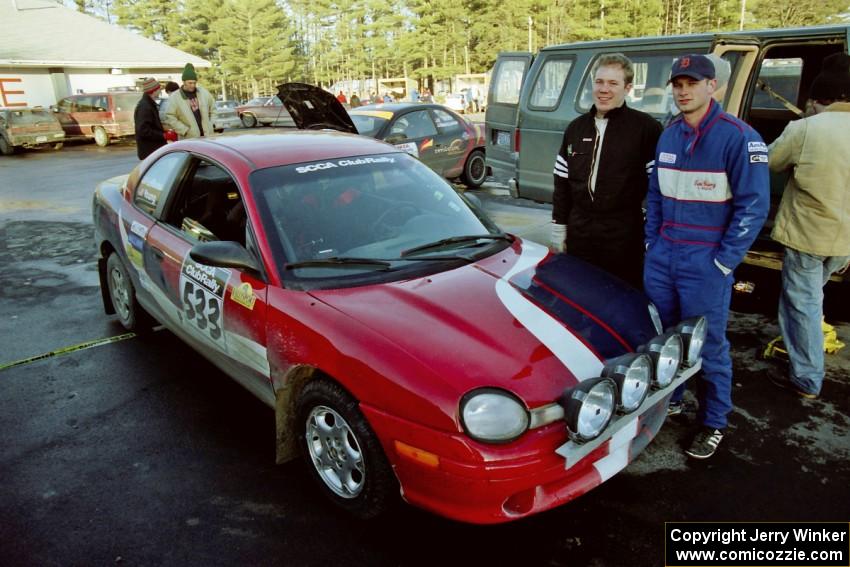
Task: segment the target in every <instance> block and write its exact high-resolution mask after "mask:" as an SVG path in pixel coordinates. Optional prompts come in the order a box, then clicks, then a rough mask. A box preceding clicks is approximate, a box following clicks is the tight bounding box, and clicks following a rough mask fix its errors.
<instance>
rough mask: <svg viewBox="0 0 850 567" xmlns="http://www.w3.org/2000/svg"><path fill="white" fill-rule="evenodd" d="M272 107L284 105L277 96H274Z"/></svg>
mask: <svg viewBox="0 0 850 567" xmlns="http://www.w3.org/2000/svg"><path fill="white" fill-rule="evenodd" d="M271 105H272V106H283V103H282V102H281V101H280V99H279V98H278V97H277V96H273V97H272V100H271Z"/></svg>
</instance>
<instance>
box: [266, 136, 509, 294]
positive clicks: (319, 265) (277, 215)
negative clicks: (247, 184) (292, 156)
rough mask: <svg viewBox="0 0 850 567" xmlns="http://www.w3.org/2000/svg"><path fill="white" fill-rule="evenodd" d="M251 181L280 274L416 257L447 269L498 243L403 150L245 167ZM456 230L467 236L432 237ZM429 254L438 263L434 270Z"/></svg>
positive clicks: (393, 263)
mask: <svg viewBox="0 0 850 567" xmlns="http://www.w3.org/2000/svg"><path fill="white" fill-rule="evenodd" d="M251 185H252V187H253V189H254V191H255V194H256V195H257V207H258V209H259V212H260V217H261V218H262V220H263V224H264V225H265V226H266V231H267V234H268V235H269V236H268V237H269V243H270V245H271V248H272V250H273V253H274V254H275V261H276V262H277V264H278V266H279V267H280V268H281V269H282V271H284V272H285V273H284V277H287V278H295V279H315V278H341V277H343V278H352V277H354V278H355V279H356V276H358V275H360V276H362V275H363V274H367V275H368V276H369V277H370V278H372V280H371V281H374V278H376V277H377V278H384V279H387V278H389V279H393V278H397V277H398V276H397V273H398V272H405V275H409V274H407V272H406V270H409V269H413V270H417V269H422V268H423V266H424V265H429V266H430V269H432V271H433V270H434V269H438V270H439V269H448V268H450V267H454V266H456V265H458V264H459V263H460V264H463V263H468V262H470V261H474V260H475V259H477V257H479V256H478V255H479V254H482V253H483V254H487V253H492V252H494V251H495V250H496V249H502V248H504V247H505V246H507V242H506V240H505V238H506V237H501V236H500V235H501V233H500V232H499V230H498V228H497V227H496V226H495V225H494V224H493V223H492V222H491V221H489V220H488V219H486V217H484V216H479V215H478V214H476V213H475V212H473V210H472V209H471V208H470V207H469V206H468V205H467V203H466V201H464V199H462V198H461V197H460V196H459V195H458V194H457V193H456V192H455V190H454V189H453V188H452V187H451V185H449V184H448V183H447V182H446V181H445V180H444V179H443V178H442V177H440V176H439V175H437V174H436V173H434V172H433V171H432V170H431V169H430V168H428V167H427V166H425V165H423V164H422V163H421V162H420V161H419V160H417V159H416V158H414V157H412V156H410V155H408V154H405V153H392V154H383V155H372V156H367V157H352V158H343V159H330V160H322V161H319V162H310V163H301V164H296V165H290V166H280V167H274V168H269V169H263V170H259V171H256V172H254V173H253V174H252V175H251ZM490 235H497V236H496V237H492V236H490ZM462 236H465V237H471V238H468V239H456V240H453V241H451V242H444V243H440V242H439V241H441V240H444V239H448V238H453V237H455V238H456V237H462ZM424 245H430V246H424ZM417 248H418V250H414V249H417ZM357 260H367V261H363V262H360V261H357ZM378 261H380V262H378ZM439 262H443V267H442V268H440V267H439V266H436V268H435V265H436V264H437V263H439ZM387 272H391V274H389V275H388V273H387Z"/></svg>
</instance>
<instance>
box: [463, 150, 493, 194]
mask: <svg viewBox="0 0 850 567" xmlns="http://www.w3.org/2000/svg"><path fill="white" fill-rule="evenodd" d="M486 176H487V170H486V168H485V167H484V151H483V150H473V151H472V153H471V154H469V157H468V158H467V159H466V164H465V165H464V166H463V176H462V177H461V179H462V181H463V183H464V185H466V186H467V187H469V188H470V189H478V188H479V187H481V184H482V183H484V178H485V177H486Z"/></svg>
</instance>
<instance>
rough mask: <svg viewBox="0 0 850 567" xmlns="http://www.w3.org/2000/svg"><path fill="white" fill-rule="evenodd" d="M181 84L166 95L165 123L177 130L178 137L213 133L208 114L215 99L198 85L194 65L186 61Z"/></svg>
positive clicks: (210, 113)
mask: <svg viewBox="0 0 850 567" xmlns="http://www.w3.org/2000/svg"><path fill="white" fill-rule="evenodd" d="M182 79H183V86H182V87H180V88H179V89H177V90H176V91H174V92H173V93H172V94H171V96H170V97H168V107H167V108H166V110H165V124H166V126H168V128H170V129H171V130H174V131H175V132H177V134H178V135H179V136H180V139H181V140H182V139H185V138H200V137H202V136H209V135H211V134H212V133H213V128H212V122H211V121H210V116H211V115H212V113H213V109H214V108H215V101H214V100H213V97H212V95H211V94H210V93H209V91H208V90H206V89H205V88H203V87H202V86H200V85H198V75H197V74H196V73H195V66H194V65H192V64H191V63H186V66H185V67H184V68H183V74H182Z"/></svg>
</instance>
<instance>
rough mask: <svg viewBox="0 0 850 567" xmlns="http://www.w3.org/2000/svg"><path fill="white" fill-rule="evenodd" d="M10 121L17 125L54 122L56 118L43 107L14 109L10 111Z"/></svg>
mask: <svg viewBox="0 0 850 567" xmlns="http://www.w3.org/2000/svg"><path fill="white" fill-rule="evenodd" d="M9 118H10V121H9V122H10V123H11V124H14V125H16V126H23V125H25V124H53V123H55V122H56V118H54V117H53V115H52V114H51V113H49V112H47V111H46V110H41V109H33V110H31V109H28V108H27V109H21V110H12V111H10V112H9Z"/></svg>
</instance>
